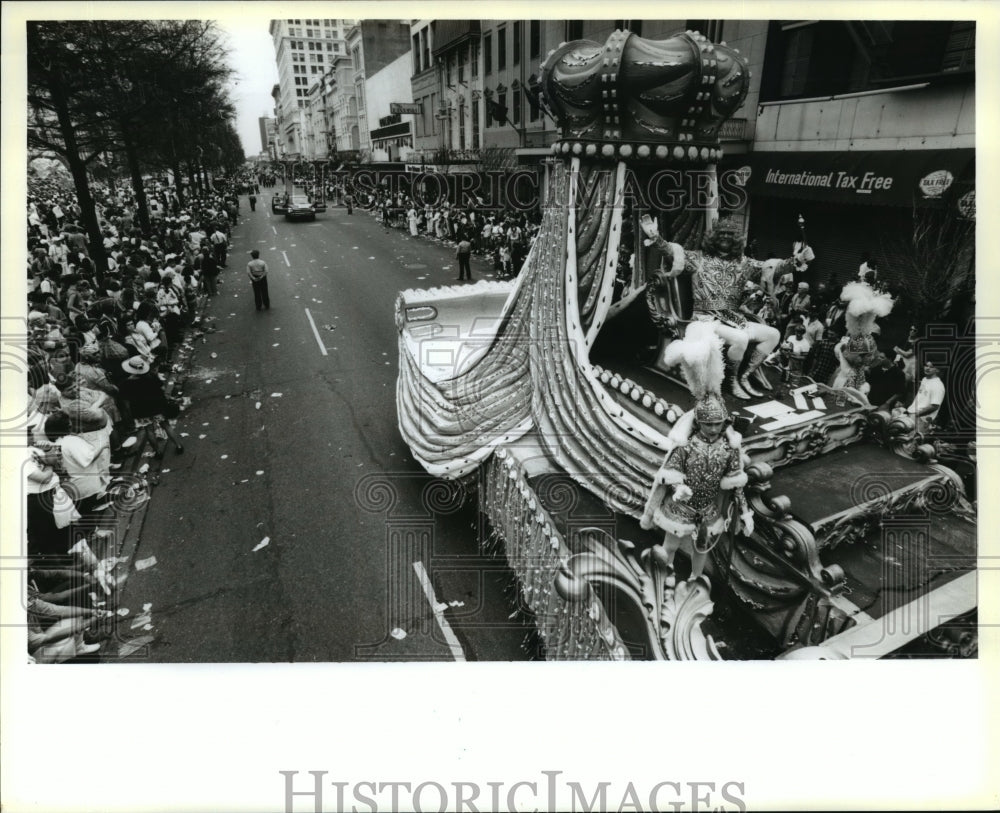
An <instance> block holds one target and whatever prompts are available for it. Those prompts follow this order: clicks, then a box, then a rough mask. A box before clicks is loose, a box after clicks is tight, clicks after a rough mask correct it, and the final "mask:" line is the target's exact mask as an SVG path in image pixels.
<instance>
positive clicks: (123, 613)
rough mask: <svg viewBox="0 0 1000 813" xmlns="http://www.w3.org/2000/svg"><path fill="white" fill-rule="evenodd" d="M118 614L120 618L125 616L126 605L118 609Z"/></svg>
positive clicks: (126, 612) (126, 611)
mask: <svg viewBox="0 0 1000 813" xmlns="http://www.w3.org/2000/svg"><path fill="white" fill-rule="evenodd" d="M118 615H120V616H121V617H122V618H124V617H125V616H127V615H128V607H122V608H121V609H119V610H118Z"/></svg>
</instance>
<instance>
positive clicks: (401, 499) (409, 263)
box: [122, 190, 528, 662]
mask: <svg viewBox="0 0 1000 813" xmlns="http://www.w3.org/2000/svg"><path fill="white" fill-rule="evenodd" d="M259 197H260V202H259V203H258V206H257V211H256V212H252V213H251V212H250V210H249V206H248V204H247V202H246V199H245V198H244V199H243V201H242V206H241V211H240V223H239V225H238V226H237V227H235V228H234V231H233V238H232V250H231V253H230V258H229V267H228V268H227V269H226V270H225V271H224V272H223V274H222V277H221V280H222V285H221V292H220V295H219V296H218V297H217V298H215V299H214V300H212V301H211V302H210V304H209V306H208V311H207V314H206V315H207V316H208V317H215V319H216V326H217V328H218V330H217V332H215V333H209V334H207V335H206V336H205V337H204V340H199V341H198V344H197V345H196V349H195V355H194V360H193V365H192V370H191V374H190V376H189V378H188V380H187V384H186V386H185V388H184V394H185V395H187V396H189V397H190V398H191V400H192V404H191V406H190V408H189V409H188V410H187V411H186V412H184V413H183V414H182V416H181V418H180V420H179V422H178V427H177V429H178V431H179V432H183V433H186V435H187V436H186V437H185V438H184V443H185V445H186V452H185V454H184V455H182V456H174V455H173V453H172V452H168V455H167V458H166V459H165V461H164V462H163V473H162V476H161V478H160V484H159V485H158V486H157V487H156V488H155V489H154V491H153V498H152V501H151V504H150V507H149V509H148V513H147V516H146V519H145V524H144V526H143V529H142V534H141V537H140V541H139V544H138V548H137V550H136V552H135V554H134V557H133V559H134V560H142V559H148V558H149V557H152V556H155V557H156V564H155V566H153V567H151V568H148V569H146V570H142V571H138V572H133V573H132V575H131V576H130V577H129V580H128V582H127V585H126V587H125V588H124V592H123V597H122V606H123V607H128V608H129V609H130V612H131V613H132V614H133V617H134V616H135V614H137V613H139V612H140V611H141V608H142V606H143V605H145V604H147V603H148V604H151V605H152V607H151V609H150V624H151V626H152V630H151V631H150V634H151V635H152V636H154V639H155V640H154V643H153V644H152V646H151V647H149V649H148V650H147V654H148V657H149V659H151V660H153V661H166V662H177V661H192V662H206V661H209V662H211V661H218V662H228V661H237V662H247V661H353V660H394V659H402V660H450V659H456V658H457V659H461V658H464V659H468V660H474V659H479V660H511V659H523V658H525V657H526V655H525V654H524V652H523V651H522V649H521V643H522V641H523V640H524V637H525V633H526V632H527V631H528V628H527V627H525V626H524V625H523V624H522V623H521V622H519V621H517V620H512V619H509V618H508V616H509V615H510V614H511V613H512V611H513V609H514V604H513V603H512V602H513V599H512V597H511V596H512V595H513V593H512V592H505V590H508V589H509V582H510V579H511V575H510V573H509V572H508V571H507V570H506V569H505V568H504V567H503V564H502V562H501V561H496V560H490V559H486V558H483V557H481V556H480V555H479V554H478V549H479V539H480V537H481V535H482V533H483V531H481V530H480V528H479V527H478V522H479V518H478V512H477V510H476V505H477V500H476V497H475V495H468V496H467V498H466V499H465V500H464V502H463V500H462V496H463V495H462V494H457V496H456V493H455V490H454V489H451V488H448V487H447V486H446V484H443V483H442V482H440V481H434V480H432V479H431V478H429V477H427V476H426V475H425V474H424V473H423V471H422V469H421V468H420V466H419V465H418V464H417V463H415V462H414V461H413V460H412V458H411V457H410V455H409V452H408V449H407V447H406V446H405V444H404V443H403V442H402V440H401V439H400V437H399V433H398V431H397V422H396V407H395V381H396V371H397V349H396V336H397V334H396V330H395V326H394V323H393V303H394V301H395V298H396V294H397V292H398V291H399V290H401V289H403V288H407V287H421V288H422V287H431V286H435V285H445V284H451V283H452V282H453V281H454V278H455V276H456V270H457V269H456V265H455V261H454V256H453V255H454V249H453V248H450V247H448V246H445V245H442V244H439V243H436V242H433V241H429V240H426V239H424V238H417V239H412V238H410V237H409V235H408V234H405V233H404V232H402V231H397V230H388V229H385V228H383V227H382V226H381V225H380V224H379V223H378V222H377V221H376V220H375V219H374V218H372V217H370V216H369V215H368V214H366V213H364V212H362V211H360V210H355V213H354V215H352V216H348V215H347V213H346V210H345V209H342V208H336V207H331V209H330V211H328V212H327V213H326V214H321V215H319V216H318V219H317V221H316V222H302V223H298V222H296V223H290V222H286V221H285V220H284V218H283V217H282V216H280V215H279V216H275V215H272V214H271V212H270V207H269V205H268V204H269V202H270V190H262V194H261V195H260V196H259ZM252 248H258V249H260V251H261V257H262V259H264V260H265V261H266V262H267V263H268V267H269V277H268V279H269V286H270V295H271V303H272V307H271V309H270V310H269V311H262V312H259V313H258V312H256V311H255V310H254V307H253V296H252V291H251V288H250V283H249V280H248V279H247V277H246V274H245V266H246V262H247V260H248V259H249V251H250V249H252ZM485 270H486V269H485V266H484V265H483V264H480V265H478V266H477V265H475V264H474V267H473V274H474V277H475V278H477V279H478V278H481V277H482V276H483V272H484V271H485ZM265 538H267V540H268V542H267V544H265V545H263V547H259V549H257V550H254V549H255V548H257V547H258V546H259V545H261V543H262V542H263V541H264V540H265ZM435 603H436V606H437V608H438V614H439V615H440V617H441V619H443V622H444V623H442V622H441V620H438V619H435V613H434V607H435ZM445 607H447V609H445ZM136 657H140V656H134V658H133V659H135V658H136Z"/></svg>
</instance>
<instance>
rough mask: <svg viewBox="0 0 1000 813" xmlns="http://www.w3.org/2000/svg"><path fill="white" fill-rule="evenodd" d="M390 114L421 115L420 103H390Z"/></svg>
mask: <svg viewBox="0 0 1000 813" xmlns="http://www.w3.org/2000/svg"><path fill="white" fill-rule="evenodd" d="M389 112H390V113H394V114H396V115H401V114H403V113H410V114H416V115H418V116H419V115H420V102H389Z"/></svg>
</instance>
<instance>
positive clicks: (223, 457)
mask: <svg viewBox="0 0 1000 813" xmlns="http://www.w3.org/2000/svg"><path fill="white" fill-rule="evenodd" d="M228 457H229V455H227V454H224V455H221V456H220V457H219V459H220V460H226V459H227V458H228Z"/></svg>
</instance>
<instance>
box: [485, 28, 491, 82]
mask: <svg viewBox="0 0 1000 813" xmlns="http://www.w3.org/2000/svg"><path fill="white" fill-rule="evenodd" d="M483 73H484V74H485V75H486V76H489V75H490V74H491V73H493V35H492V34H487V35H486V36H485V37H483Z"/></svg>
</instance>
